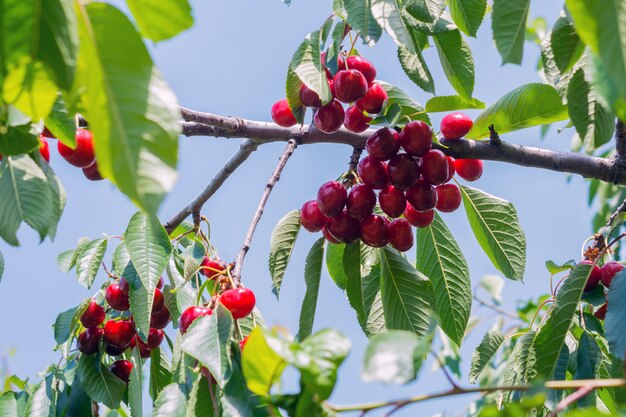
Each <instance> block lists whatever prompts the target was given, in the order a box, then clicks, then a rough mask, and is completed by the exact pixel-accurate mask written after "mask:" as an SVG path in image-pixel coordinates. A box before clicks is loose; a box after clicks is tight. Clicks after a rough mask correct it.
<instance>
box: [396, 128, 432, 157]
mask: <svg viewBox="0 0 626 417" xmlns="http://www.w3.org/2000/svg"><path fill="white" fill-rule="evenodd" d="M398 140H399V141H400V145H402V149H404V150H405V151H406V153H408V154H409V155H413V156H423V155H424V154H425V153H426V152H428V151H429V150H430V148H431V147H432V145H433V131H432V130H430V126H428V125H427V124H426V123H424V122H422V121H421V120H414V121H412V122H409V123H407V124H406V126H404V129H402V132H400V135H399V136H398Z"/></svg>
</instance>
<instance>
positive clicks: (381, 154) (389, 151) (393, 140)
mask: <svg viewBox="0 0 626 417" xmlns="http://www.w3.org/2000/svg"><path fill="white" fill-rule="evenodd" d="M365 149H366V150H367V153H369V154H370V156H372V157H374V158H376V159H378V160H380V161H387V160H389V159H391V158H393V157H394V156H395V155H396V154H397V153H398V149H400V142H398V132H396V131H395V130H393V129H390V128H388V127H383V128H382V129H378V130H377V131H376V132H374V134H372V136H370V137H369V138H368V139H367V141H366V142H365Z"/></svg>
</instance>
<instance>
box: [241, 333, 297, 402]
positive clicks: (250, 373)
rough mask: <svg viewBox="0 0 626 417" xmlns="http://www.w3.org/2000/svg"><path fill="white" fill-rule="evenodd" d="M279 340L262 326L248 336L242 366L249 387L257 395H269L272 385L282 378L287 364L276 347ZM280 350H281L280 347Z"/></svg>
mask: <svg viewBox="0 0 626 417" xmlns="http://www.w3.org/2000/svg"><path fill="white" fill-rule="evenodd" d="M266 334H267V338H266V336H265V335H266ZM277 342H278V341H277V339H276V338H274V337H272V336H271V335H269V333H267V332H265V331H264V330H263V329H261V328H260V327H257V328H256V329H254V330H253V331H252V333H250V336H248V341H247V342H246V348H245V349H244V350H243V353H242V356H241V366H242V369H243V375H244V376H245V378H246V383H247V385H248V389H249V390H250V391H252V392H253V393H255V394H257V395H261V396H267V395H269V394H270V391H271V389H272V386H273V385H274V383H275V382H277V381H278V380H279V379H280V376H281V375H282V373H283V370H284V369H285V366H286V365H287V362H286V361H285V359H284V358H283V357H282V356H281V355H279V354H278V353H277V352H276V351H275V349H274V346H275V345H274V344H275V343H277ZM278 350H279V352H280V349H278Z"/></svg>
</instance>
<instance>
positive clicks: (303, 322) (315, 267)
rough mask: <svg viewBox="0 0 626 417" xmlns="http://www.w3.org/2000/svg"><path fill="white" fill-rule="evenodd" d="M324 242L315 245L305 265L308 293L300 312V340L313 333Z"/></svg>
mask: <svg viewBox="0 0 626 417" xmlns="http://www.w3.org/2000/svg"><path fill="white" fill-rule="evenodd" d="M324 241H325V239H324V238H323V237H322V238H319V239H318V240H317V241H316V242H315V243H314V244H313V247H311V250H310V251H309V254H308V255H307V257H306V261H305V264H304V282H305V283H306V293H305V294H304V300H303V301H302V308H301V310H300V328H299V330H298V336H297V339H298V340H303V339H305V338H307V337H308V336H310V335H311V332H312V331H313V321H314V320H315V309H316V307H317V296H318V293H319V289H320V278H321V276H322V263H323V261H324Z"/></svg>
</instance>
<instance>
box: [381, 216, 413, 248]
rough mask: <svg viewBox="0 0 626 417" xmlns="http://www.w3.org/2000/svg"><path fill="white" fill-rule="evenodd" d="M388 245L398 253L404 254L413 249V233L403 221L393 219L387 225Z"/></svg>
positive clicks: (406, 222)
mask: <svg viewBox="0 0 626 417" xmlns="http://www.w3.org/2000/svg"><path fill="white" fill-rule="evenodd" d="M387 235H388V237H389V244H390V245H391V246H392V247H393V248H394V249H396V250H399V251H400V252H406V251H408V250H409V249H411V248H412V247H413V231H412V230H411V225H410V224H409V222H408V221H406V220H405V219H395V220H394V221H392V222H391V223H390V224H389V229H388V234H387Z"/></svg>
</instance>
